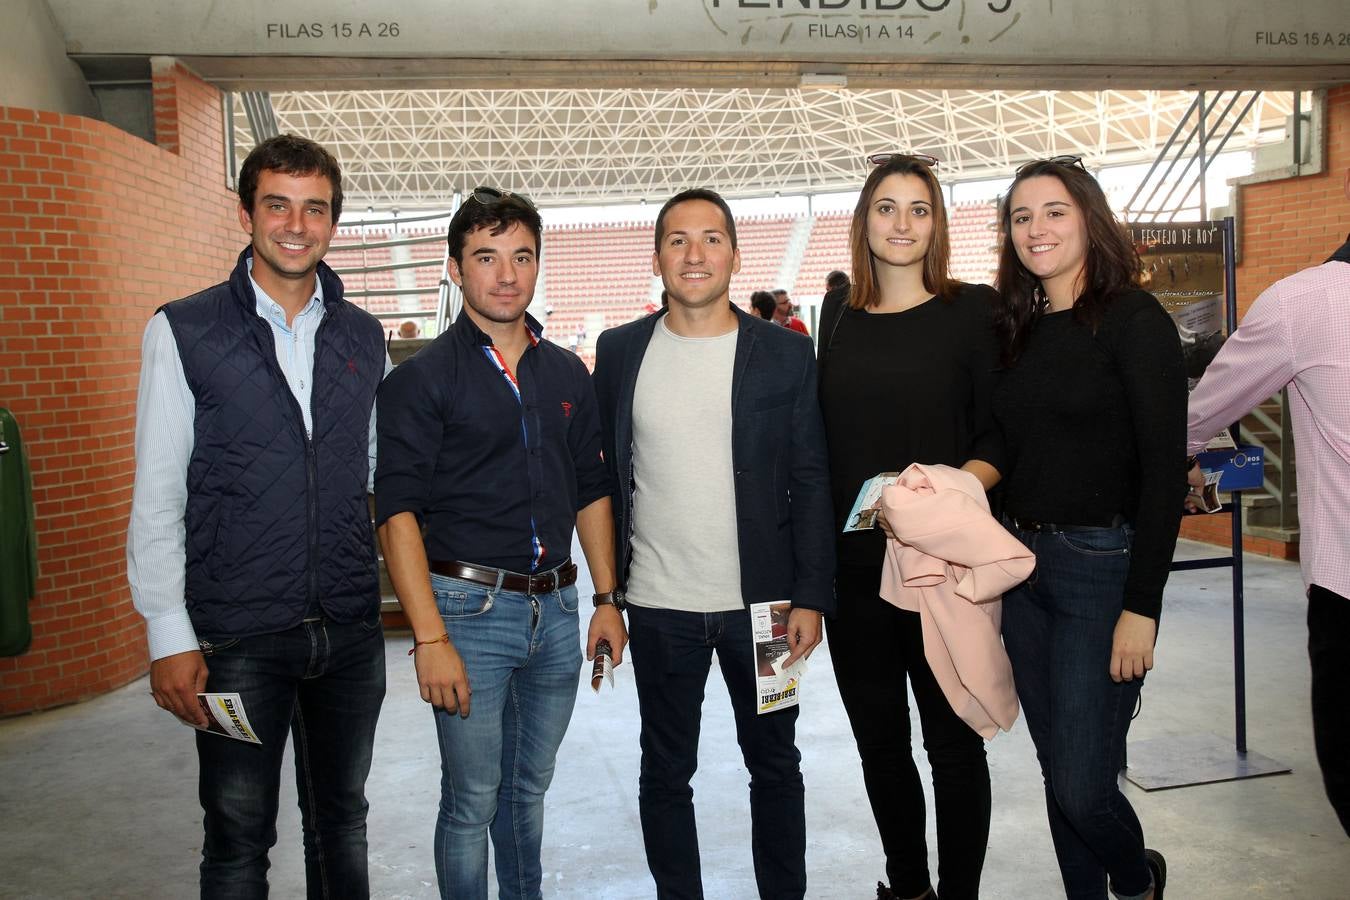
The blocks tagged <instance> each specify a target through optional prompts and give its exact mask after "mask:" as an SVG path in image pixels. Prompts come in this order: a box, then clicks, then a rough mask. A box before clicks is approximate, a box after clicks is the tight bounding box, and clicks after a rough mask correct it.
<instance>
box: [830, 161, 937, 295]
mask: <svg viewBox="0 0 1350 900" xmlns="http://www.w3.org/2000/svg"><path fill="white" fill-rule="evenodd" d="M891 175H914V176H916V177H918V178H920V179H922V181H923V183H924V184H926V185H927V186H928V193H929V194H930V195H931V197H932V201H933V239H932V241H931V242H930V243H929V244H928V253H927V254H926V255H925V256H924V258H923V286H924V290H927V291H931V292H932V293H933V294H934V295H935V296H937V297H940V298H941V299H943V300H948V299H950V298H951V296H952V294H953V292H954V291H955V287H956V284H957V282H955V281H953V280H952V277H951V274H950V273H949V272H948V270H947V265H948V262H949V260H950V259H951V241H950V240H949V239H948V237H947V205H946V203H945V202H944V201H943V198H942V186H941V185H940V184H938V180H937V176H936V175H935V174H933V167H932V166H930V165H927V164H926V163H924V162H922V161H920V160H919V159H917V158H915V157H913V156H905V155H902V154H896V155H895V156H893V157H891V158H890V159H889V160H887V161H886V162H884V163H882V164H881V165H879V166H876V167H875V168H873V169H872V173H871V174H870V175H868V176H867V181H865V182H863V186H862V191H861V192H860V193H859V194H858V205H857V206H855V207H854V208H853V222H852V224H851V225H850V226H849V230H848V242H849V249H850V253H851V254H852V257H853V287H852V289H851V290H850V292H849V298H848V305H849V306H851V307H852V308H854V309H867V308H868V307H870V306H876V305H877V304H879V303H880V302H881V291H880V290H879V289H878V288H877V270H876V263H875V262H874V261H873V259H872V248H871V246H870V245H869V244H868V243H867V212H868V210H869V209H871V207H872V195H873V194H875V193H876V192H877V185H879V184H881V182H882V179H884V178H887V177H888V176H891Z"/></svg>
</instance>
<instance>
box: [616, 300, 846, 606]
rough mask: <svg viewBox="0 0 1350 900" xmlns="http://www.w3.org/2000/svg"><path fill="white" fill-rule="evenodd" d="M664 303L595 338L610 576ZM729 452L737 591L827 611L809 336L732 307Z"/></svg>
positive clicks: (823, 476)
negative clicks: (639, 405)
mask: <svg viewBox="0 0 1350 900" xmlns="http://www.w3.org/2000/svg"><path fill="white" fill-rule="evenodd" d="M665 312H666V311H665V310H660V311H658V312H655V313H652V314H651V315H649V316H646V317H645V318H642V319H638V320H637V321H634V322H629V323H628V324H626V325H620V326H619V327H617V328H611V329H609V330H608V331H606V332H604V333H603V334H601V335H600V339H599V341H598V342H597V343H596V346H595V393H596V396H597V398H598V399H599V401H600V423H601V429H602V432H603V438H604V448H605V463H606V465H607V466H608V468H609V472H610V476H611V478H612V479H613V484H614V535H615V545H616V546H615V549H616V553H617V555H616V560H617V566H618V574H619V580H620V582H622V583H626V582H627V578H628V564H629V561H630V560H631V558H632V545H631V542H630V540H629V538H630V536H631V532H632V527H633V391H634V388H635V386H636V385H637V377H638V370H639V369H640V368H641V367H642V358H643V356H644V355H645V354H646V352H647V345H648V344H649V343H650V342H651V338H652V332H653V331H654V330H655V328H656V322H657V320H658V319H660V317H661V316H663V315H665ZM736 314H737V318H738V319H739V327H738V332H737V337H736V359H735V362H734V364H733V369H732V376H731V410H732V411H731V455H732V465H733V466H734V468H735V473H736V474H735V479H736V522H737V544H738V547H739V550H740V562H741V596H742V598H743V599H744V601H745V603H746V605H747V606H748V605H749V604H751V603H764V602H775V603H778V602H782V601H783V600H790V601H791V602H792V605H793V606H794V607H801V608H804V609H814V610H817V611H818V612H821V613H824V614H825V615H833V614H834V512H833V509H832V507H831V503H830V477H829V469H828V467H827V464H826V458H825V427H824V425H823V423H822V421H821V417H820V405H819V403H818V402H817V399H816V361H815V355H814V353H813V351H812V348H811V341H810V339H809V338H807V337H805V336H803V335H800V334H797V333H796V332H793V331H790V330H788V329H787V328H783V327H782V326H780V325H775V324H774V323H772V322H768V321H765V320H763V319H758V318H755V317H753V316H750V315H748V314H746V313H744V312H742V311H741V310H739V309H737V310H736Z"/></svg>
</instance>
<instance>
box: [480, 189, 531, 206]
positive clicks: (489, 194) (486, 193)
mask: <svg viewBox="0 0 1350 900" xmlns="http://www.w3.org/2000/svg"><path fill="white" fill-rule="evenodd" d="M469 198H470V199H471V200H473V201H474V202H476V203H478V204H480V205H482V206H491V205H493V204H494V203H504V202H505V203H509V202H511V201H513V200H514V201H516V202H518V203H523V204H524V205H525V206H528V207H529V208H530V209H534V208H535V205H534V201H532V200H531V199H530V198H529V197H526V196H525V195H524V194H513V193H512V192H511V191H499V190H497V189H496V188H494V187H476V188H474V189H473V191H472V192H471V193H470V194H469Z"/></svg>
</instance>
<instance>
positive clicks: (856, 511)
mask: <svg viewBox="0 0 1350 900" xmlns="http://www.w3.org/2000/svg"><path fill="white" fill-rule="evenodd" d="M899 480H900V473H899V472H882V473H881V474H880V475H873V476H872V477H871V478H869V479H867V480H866V481H864V482H863V486H862V490H860V491H858V499H856V500H854V501H853V508H852V509H850V510H849V511H848V518H846V519H844V531H845V532H849V531H866V530H867V529H869V528H875V527H876V526H877V510H876V505H877V501H878V500H880V499H881V489H882V488H885V487H889V486H891V485H893V484H895V483H896V482H897V481H899Z"/></svg>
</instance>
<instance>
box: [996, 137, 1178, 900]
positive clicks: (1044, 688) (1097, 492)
mask: <svg viewBox="0 0 1350 900" xmlns="http://www.w3.org/2000/svg"><path fill="white" fill-rule="evenodd" d="M999 220H1000V226H1001V228H1002V232H1003V238H1002V243H1001V246H1000V248H999V266H998V290H999V294H1000V297H1001V303H1000V305H999V307H998V311H997V313H996V315H995V324H996V327H997V329H998V333H999V336H1000V343H1001V348H1002V354H1003V361H1004V363H1005V364H1006V366H1007V370H1006V372H1005V373H1004V374H1003V376H1002V378H1001V380H1000V382H999V384H998V386H997V388H996V390H995V395H994V414H995V417H996V418H997V420H998V422H999V425H1000V426H1001V428H1002V432H1003V434H1004V437H1005V439H1006V454H1007V455H1006V458H1005V459H1004V460H1003V461H1002V462H1001V463H999V464H998V466H997V467H998V469H999V471H1001V472H1002V473H1003V484H1002V487H1003V492H1004V504H1005V507H1004V508H1005V518H1006V521H1007V522H1008V523H1009V527H1010V529H1011V530H1012V532H1013V534H1014V535H1016V536H1017V537H1018V539H1019V540H1021V541H1022V543H1024V544H1025V545H1026V546H1027V547H1028V548H1030V549H1031V551H1032V552H1033V553H1035V554H1036V571H1035V573H1034V574H1033V575H1032V577H1031V578H1030V579H1028V580H1027V581H1025V582H1023V583H1022V584H1021V585H1019V586H1018V587H1016V588H1014V589H1013V590H1011V591H1009V592H1008V593H1007V594H1005V595H1004V598H1003V638H1004V643H1005V645H1006V646H1007V649H1008V656H1009V658H1010V659H1011V660H1012V664H1013V673H1014V676H1015V678H1016V681H1017V693H1018V697H1019V699H1020V700H1021V703H1022V709H1023V711H1024V712H1025V714H1026V721H1027V729H1028V730H1029V731H1030V732H1031V739H1032V741H1033V742H1034V743H1035V744H1036V755H1037V758H1038V759H1039V761H1040V764H1041V772H1042V774H1043V776H1044V779H1045V796H1046V808H1047V811H1048V814H1049V818H1050V834H1051V837H1052V838H1053V839H1054V843H1055V855H1056V857H1057V858H1058V861H1059V869H1060V875H1061V876H1062V878H1063V879H1064V889H1065V892H1066V893H1067V895H1068V897H1069V900H1102V898H1105V897H1106V892H1107V883H1108V876H1109V880H1110V887H1111V890H1112V891H1113V892H1114V893H1115V894H1116V896H1117V897H1119V898H1122V900H1124V898H1139V900H1146V898H1154V900H1161V897H1162V892H1163V887H1164V884H1165V883H1166V866H1165V863H1164V862H1163V858H1162V855H1161V854H1159V853H1157V852H1156V851H1153V850H1148V851H1146V850H1145V849H1144V832H1143V827H1142V826H1141V825H1140V824H1139V819H1138V818H1137V817H1136V815H1135V812H1134V809H1133V808H1132V807H1131V806H1130V802H1129V801H1128V800H1127V799H1125V795H1124V794H1122V793H1121V792H1120V787H1119V785H1118V784H1117V776H1118V774H1119V772H1120V769H1121V766H1122V764H1123V762H1124V753H1125V735H1126V732H1127V731H1128V730H1129V727H1130V717H1131V716H1132V715H1133V713H1134V709H1135V703H1136V701H1137V700H1138V698H1139V690H1140V688H1141V686H1142V684H1143V679H1144V674H1145V673H1146V672H1147V671H1148V670H1149V669H1151V668H1152V667H1153V645H1154V641H1155V640H1156V638H1157V626H1158V616H1159V613H1160V610H1161V607H1162V593H1163V586H1164V585H1165V584H1166V583H1167V573H1168V570H1169V567H1170V565H1171V562H1172V552H1173V550H1174V549H1175V547H1176V539H1177V530H1178V529H1179V527H1180V522H1181V504H1180V502H1179V501H1180V500H1181V498H1182V496H1183V495H1184V494H1185V484H1184V481H1185V479H1184V472H1183V469H1184V468H1185V467H1184V465H1183V460H1184V458H1185V454H1184V444H1185V427H1186V371H1185V364H1184V362H1183V360H1182V354H1181V343H1180V340H1179V339H1178V337H1177V330H1176V326H1174V325H1173V324H1172V320H1171V318H1170V317H1169V316H1168V315H1167V313H1166V312H1165V311H1164V310H1163V308H1162V306H1161V305H1160V304H1159V303H1158V301H1157V300H1156V299H1155V298H1154V297H1153V295H1151V294H1149V293H1147V292H1145V291H1143V290H1141V289H1140V288H1139V286H1138V285H1139V260H1138V257H1137V255H1136V254H1135V250H1134V246H1133V244H1132V243H1131V242H1130V240H1129V237H1128V236H1127V235H1126V233H1125V232H1124V230H1123V229H1122V227H1121V225H1120V223H1119V222H1118V221H1116V218H1115V214H1114V213H1112V212H1111V208H1110V206H1109V205H1108V204H1107V201H1106V196H1105V195H1104V194H1103V193H1102V189H1101V187H1100V186H1099V185H1098V184H1097V182H1096V181H1095V180H1094V179H1093V178H1092V176H1091V175H1089V174H1088V173H1087V171H1086V170H1085V169H1084V168H1083V167H1082V162H1081V161H1080V160H1079V159H1078V158H1077V157H1057V158H1055V159H1050V160H1041V161H1037V162H1033V163H1028V164H1027V165H1025V166H1023V167H1022V168H1020V169H1018V170H1017V175H1016V177H1015V178H1014V179H1013V183H1012V186H1011V187H1010V188H1009V191H1008V194H1007V195H1006V196H1005V197H1004V199H1003V202H1002V204H1001V205H1000V208H999Z"/></svg>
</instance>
